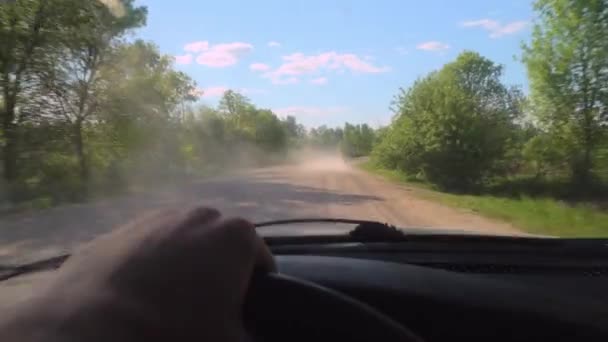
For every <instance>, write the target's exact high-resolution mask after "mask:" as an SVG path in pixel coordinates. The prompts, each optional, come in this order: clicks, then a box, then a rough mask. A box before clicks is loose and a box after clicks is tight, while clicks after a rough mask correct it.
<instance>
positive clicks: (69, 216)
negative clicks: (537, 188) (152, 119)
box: [0, 158, 518, 264]
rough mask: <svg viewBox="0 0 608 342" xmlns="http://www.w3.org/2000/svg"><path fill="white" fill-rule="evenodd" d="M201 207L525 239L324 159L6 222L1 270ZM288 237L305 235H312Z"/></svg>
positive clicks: (259, 217)
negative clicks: (167, 211) (154, 217)
mask: <svg viewBox="0 0 608 342" xmlns="http://www.w3.org/2000/svg"><path fill="white" fill-rule="evenodd" d="M193 205H207V206H212V207H216V208H219V209H220V210H221V211H222V212H224V214H226V215H240V216H243V217H246V218H248V219H250V220H252V221H263V220H269V219H283V218H297V217H343V218H358V219H367V220H379V221H383V222H389V223H392V224H394V225H396V226H399V227H404V228H407V227H416V228H442V229H454V230H467V231H475V232H480V233H485V234H517V233H518V231H517V230H516V229H515V228H514V227H512V226H510V225H508V224H505V223H501V222H496V221H493V220H489V219H486V218H482V217H479V216H477V215H475V214H474V213H472V212H467V211H463V210H457V209H452V208H448V207H445V206H443V205H440V204H437V203H434V202H430V201H427V200H423V199H419V198H417V197H415V196H414V195H413V194H412V190H411V189H408V188H407V187H405V186H398V185H394V184H391V183H388V182H386V181H383V180H381V179H379V178H377V177H374V176H370V175H368V174H366V173H364V172H362V171H360V170H357V169H354V168H353V167H352V166H350V165H348V164H346V163H344V162H343V161H342V160H341V159H339V158H318V159H314V160H307V161H305V162H301V163H298V164H293V165H288V166H280V167H270V168H264V169H255V170H248V171H246V172H240V173H237V174H234V175H231V176H223V177H218V178H214V179H210V180H204V181H192V182H183V184H182V185H179V186H171V187H169V186H165V187H162V188H161V189H156V190H154V191H152V190H150V191H144V192H140V193H136V194H130V195H128V196H122V197H115V198H110V199H105V200H102V201H98V202H95V203H87V204H79V205H68V206H63V207H58V208H53V209H48V210H43V211H38V212H33V213H21V214H12V215H6V216H4V217H0V264H7V263H15V262H19V263H21V262H25V261H31V260H35V259H40V258H44V257H49V256H53V255H56V254H59V253H61V252H65V251H69V250H71V249H73V248H75V247H76V246H77V245H79V244H81V243H83V242H86V241H89V240H91V239H92V238H94V237H95V236H97V235H99V234H101V233H103V232H106V231H108V230H110V229H112V227H115V226H116V225H118V224H120V223H123V222H126V221H128V220H130V219H132V218H134V217H135V216H136V215H137V214H138V213H141V212H145V211H149V210H154V209H159V208H166V207H172V206H176V207H183V206H193ZM284 229H297V230H300V231H299V232H300V233H305V229H306V227H301V226H298V227H286V228H284Z"/></svg>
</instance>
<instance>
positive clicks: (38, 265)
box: [0, 254, 70, 281]
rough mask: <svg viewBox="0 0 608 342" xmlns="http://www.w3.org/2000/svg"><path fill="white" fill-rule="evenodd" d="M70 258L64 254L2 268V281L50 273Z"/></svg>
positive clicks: (0, 275)
mask: <svg viewBox="0 0 608 342" xmlns="http://www.w3.org/2000/svg"><path fill="white" fill-rule="evenodd" d="M69 257H70V254H62V255H59V256H56V257H52V258H48V259H44V260H40V261H35V262H32V263H29V264H25V265H19V266H8V267H7V266H0V281H3V280H8V279H10V278H14V277H17V276H20V275H23V274H26V273H33V272H41V271H48V270H53V269H57V268H59V267H60V266H61V265H62V264H63V263H64V262H65V261H66V260H67V258H69Z"/></svg>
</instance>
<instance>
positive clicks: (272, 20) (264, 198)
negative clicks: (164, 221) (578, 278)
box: [0, 0, 608, 264]
mask: <svg viewBox="0 0 608 342" xmlns="http://www.w3.org/2000/svg"><path fill="white" fill-rule="evenodd" d="M593 3H599V4H601V5H592V2H587V1H560V0H536V1H534V3H532V4H531V3H529V1H527V0H526V1H519V0H518V1H504V2H500V3H496V2H492V3H489V2H486V1H476V0H471V1H464V2H463V1H461V2H446V1H439V0H429V1H424V2H416V3H415V4H414V3H412V2H404V1H379V2H373V3H372V2H365V3H363V2H352V1H333V2H330V3H328V2H326V1H292V2H290V3H289V4H286V3H284V2H282V1H261V2H259V1H258V2H232V1H228V2H214V3H209V2H200V1H194V0H191V1H173V2H169V1H164V0H162V1H161V0H12V1H2V2H0V42H1V43H0V72H1V75H0V115H1V120H0V123H1V126H0V156H1V164H0V176H1V179H0V264H5V263H9V262H13V261H15V260H17V261H19V260H26V259H28V260H29V259H39V258H42V257H48V256H54V255H58V254H61V253H63V252H65V251H70V250H72V249H74V248H75V247H76V246H78V245H80V244H81V243H83V242H86V241H89V240H91V239H93V238H94V237H96V236H98V235H100V234H102V233H104V232H107V231H109V230H111V229H112V228H113V227H116V226H117V225H120V224H123V223H125V222H127V221H129V220H132V219H134V218H136V217H137V216H138V215H142V214H143V213H146V212H149V211H151V210H158V209H163V208H175V207H178V208H185V207H191V206H196V205H204V206H211V207H215V208H218V209H220V210H221V211H222V212H223V214H224V215H228V216H234V215H238V216H242V217H245V218H247V219H249V220H251V221H253V222H260V221H269V220H276V219H289V218H320V217H329V218H349V219H362V220H369V221H380V222H387V223H390V224H392V225H395V226H397V227H399V228H404V229H422V230H424V231H427V232H429V234H432V233H433V232H436V231H442V232H446V231H447V232H452V233H454V234H460V233H463V232H466V233H476V234H482V235H533V236H551V237H594V238H600V237H605V236H606V235H608V213H607V212H606V210H607V201H606V199H607V198H608V190H607V189H608V110H607V108H608V94H607V93H606V85H607V84H608V39H606V37H608V14H607V13H608V10H607V9H606V8H608V4H606V1H599V2H593ZM513 56H515V57H516V58H513ZM323 226H324V227H322V228H319V227H317V226H315V225H282V226H280V227H268V228H264V229H261V230H260V231H261V232H262V234H266V235H268V234H270V235H307V234H318V233H319V230H317V228H319V229H321V231H322V232H324V233H326V234H329V233H331V234H341V233H344V232H347V231H348V230H349V229H350V228H352V227H351V226H348V227H347V228H348V229H346V228H344V227H337V226H336V225H331V224H330V225H327V224H325V225H323Z"/></svg>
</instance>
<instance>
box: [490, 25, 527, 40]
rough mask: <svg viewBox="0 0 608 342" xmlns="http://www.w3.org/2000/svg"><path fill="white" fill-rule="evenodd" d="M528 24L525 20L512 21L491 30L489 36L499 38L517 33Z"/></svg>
mask: <svg viewBox="0 0 608 342" xmlns="http://www.w3.org/2000/svg"><path fill="white" fill-rule="evenodd" d="M527 26H528V22H527V21H514V22H512V23H508V24H505V25H504V26H502V27H500V28H499V29H497V30H495V31H493V32H492V33H491V34H490V38H499V37H502V36H506V35H509V34H513V33H517V32H519V31H521V30H523V29H525V28H526V27H527Z"/></svg>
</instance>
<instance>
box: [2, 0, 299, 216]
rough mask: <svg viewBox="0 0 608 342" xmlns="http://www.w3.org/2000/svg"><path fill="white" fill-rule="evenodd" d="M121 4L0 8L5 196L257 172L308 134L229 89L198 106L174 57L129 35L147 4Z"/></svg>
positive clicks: (47, 201)
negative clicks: (247, 168) (237, 169)
mask: <svg viewBox="0 0 608 342" xmlns="http://www.w3.org/2000/svg"><path fill="white" fill-rule="evenodd" d="M116 4H118V6H114V7H111V8H110V7H107V6H106V5H104V3H103V2H100V1H97V0H84V1H83V0H49V1H38V0H17V1H14V2H10V3H8V4H2V5H1V6H0V19H1V20H0V39H1V40H2V45H1V46H0V73H1V74H0V91H1V95H0V99H1V100H0V109H1V112H0V114H1V115H2V117H1V118H2V125H3V126H2V127H1V129H0V139H2V144H1V145H0V147H1V148H2V152H3V153H2V160H3V161H4V167H3V168H2V171H3V172H2V175H3V178H4V179H5V181H6V182H7V185H8V186H7V188H10V189H11V196H10V199H12V200H13V201H19V202H28V203H30V204H32V206H34V207H37V206H47V205H54V204H56V203H60V202H64V201H81V200H85V199H87V198H90V197H93V196H97V195H107V194H112V193H114V192H124V191H126V190H128V185H129V184H136V185H137V184H150V183H158V182H166V181H172V180H179V179H182V178H183V177H184V176H197V175H206V174H208V173H211V172H217V171H218V170H219V169H221V168H224V167H231V166H242V165H251V166H253V165H256V163H261V162H266V163H267V162H269V161H274V160H277V159H279V158H281V156H283V155H284V154H285V151H286V149H287V147H288V146H289V144H290V141H291V143H293V144H295V141H296V140H297V139H300V138H303V134H304V133H303V132H304V129H303V127H302V126H301V125H299V124H298V123H297V122H296V120H295V118H288V119H287V120H285V121H283V120H280V119H279V118H278V117H277V116H276V115H275V114H274V113H272V112H271V111H269V110H263V109H258V108H256V107H255V106H254V105H253V104H252V103H251V102H250V101H249V99H247V98H246V97H244V96H243V95H241V94H238V93H237V92H234V91H228V92H226V94H225V95H224V97H223V98H222V101H221V102H220V106H219V108H218V109H214V108H206V107H201V108H197V109H192V108H191V103H192V102H193V101H195V100H197V96H196V95H195V94H197V91H196V84H195V82H194V81H193V80H192V79H191V78H190V77H188V76H187V75H186V74H184V73H182V72H179V71H177V70H175V69H174V68H173V58H172V57H170V56H164V55H162V54H161V53H160V52H159V50H158V48H157V47H156V46H155V45H154V44H152V43H148V42H144V41H141V40H134V41H128V40H126V39H125V37H126V35H127V34H128V33H129V32H131V31H132V30H133V29H136V28H139V27H141V26H143V25H145V22H146V15H147V10H146V8H145V7H140V6H137V5H136V4H135V1H134V0H120V1H118V2H116ZM5 42H6V44H5ZM17 108H18V110H17ZM288 137H289V138H288ZM290 139H291V140H290ZM2 196H3V197H4V194H2Z"/></svg>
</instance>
